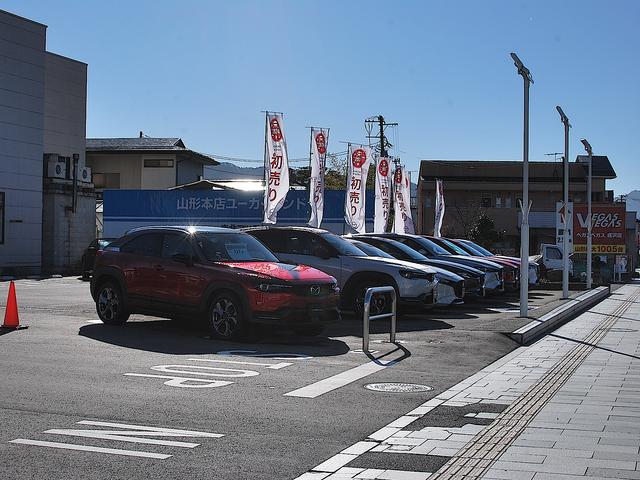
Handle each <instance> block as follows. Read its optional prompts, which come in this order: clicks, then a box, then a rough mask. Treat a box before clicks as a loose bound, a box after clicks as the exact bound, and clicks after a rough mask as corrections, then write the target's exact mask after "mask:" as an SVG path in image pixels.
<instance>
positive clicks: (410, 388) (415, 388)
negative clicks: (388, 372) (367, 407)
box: [364, 383, 433, 393]
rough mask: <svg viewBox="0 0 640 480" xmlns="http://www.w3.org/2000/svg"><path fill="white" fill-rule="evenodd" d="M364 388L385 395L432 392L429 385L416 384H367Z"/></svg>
mask: <svg viewBox="0 0 640 480" xmlns="http://www.w3.org/2000/svg"><path fill="white" fill-rule="evenodd" d="M364 388H366V389H367V390H373V391H374V392H386V393H420V392H428V391H429V390H433V388H431V387H430V386H429V385H418V384H417V383H368V384H366V385H365V386H364Z"/></svg>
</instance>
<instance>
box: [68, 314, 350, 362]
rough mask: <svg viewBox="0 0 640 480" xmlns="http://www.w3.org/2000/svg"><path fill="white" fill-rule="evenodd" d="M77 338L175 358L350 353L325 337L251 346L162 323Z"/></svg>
mask: <svg viewBox="0 0 640 480" xmlns="http://www.w3.org/2000/svg"><path fill="white" fill-rule="evenodd" d="M78 335H80V336H83V337H87V338H91V339H93V340H97V341H100V342H105V343H109V344H112V345H118V346H120V347H124V348H133V349H136V350H145V351H149V352H158V353H170V354H174V355H193V354H206V353H217V352H220V351H228V350H237V351H251V352H254V353H257V354H270V353H296V354H301V355H310V356H314V357H321V356H334V355H342V354H344V353H346V352H348V351H349V346H348V345H347V344H346V343H344V342H342V341H340V340H334V339H331V338H327V337H326V336H318V337H303V336H300V335H293V334H287V333H286V332H282V333H281V334H277V335H276V334H274V333H270V334H264V333H263V334H262V335H260V337H259V338H258V339H257V341H254V342H250V341H249V342H228V341H223V340H217V339H213V338H211V337H209V335H208V332H207V331H206V329H205V328H204V327H203V326H200V325H194V324H190V323H183V322H177V321H172V320H161V319H159V320H150V321H133V322H128V323H126V324H124V325H123V326H110V325H103V324H91V325H84V326H82V327H80V330H79V332H78ZM283 346H284V348H283ZM283 350H286V351H283Z"/></svg>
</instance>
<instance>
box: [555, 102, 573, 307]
mask: <svg viewBox="0 0 640 480" xmlns="http://www.w3.org/2000/svg"><path fill="white" fill-rule="evenodd" d="M556 110H557V111H558V113H559V114H560V120H561V121H562V123H563V125H564V159H563V161H562V170H563V172H564V179H563V181H564V184H563V188H562V190H563V192H562V197H563V198H562V203H563V205H564V207H563V210H564V222H562V223H563V228H562V298H569V220H570V215H573V212H569V129H570V128H571V124H570V123H569V118H567V116H566V115H565V114H564V112H563V111H562V108H560V106H556Z"/></svg>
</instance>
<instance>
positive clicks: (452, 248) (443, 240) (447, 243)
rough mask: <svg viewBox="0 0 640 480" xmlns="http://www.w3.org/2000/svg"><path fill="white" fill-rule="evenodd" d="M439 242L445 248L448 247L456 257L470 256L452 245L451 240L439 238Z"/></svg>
mask: <svg viewBox="0 0 640 480" xmlns="http://www.w3.org/2000/svg"><path fill="white" fill-rule="evenodd" d="M440 240H441V241H442V243H444V244H445V245H446V246H447V247H449V248H450V249H451V250H453V251H454V252H455V253H456V255H464V256H466V257H470V256H471V254H470V253H469V252H467V251H466V250H465V249H464V248H461V247H459V246H458V245H456V244H455V243H453V242H452V241H451V240H447V239H446V238H441V239H440Z"/></svg>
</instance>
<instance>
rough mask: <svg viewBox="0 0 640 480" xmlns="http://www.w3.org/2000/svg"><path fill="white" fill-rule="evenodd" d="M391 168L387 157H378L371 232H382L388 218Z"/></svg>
mask: <svg viewBox="0 0 640 480" xmlns="http://www.w3.org/2000/svg"><path fill="white" fill-rule="evenodd" d="M390 173H391V168H390V167H389V159H388V158H387V157H380V158H379V159H378V165H377V167H376V181H375V184H376V189H375V195H376V197H375V198H376V204H375V213H374V217H373V233H384V231H385V228H386V225H387V219H388V218H389V207H390V203H391V202H390V200H391V175H390Z"/></svg>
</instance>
